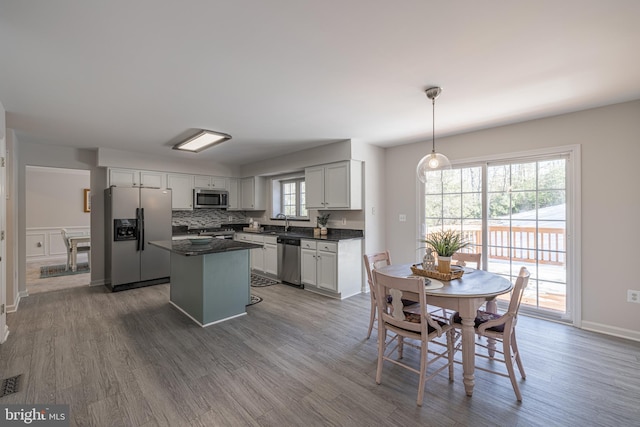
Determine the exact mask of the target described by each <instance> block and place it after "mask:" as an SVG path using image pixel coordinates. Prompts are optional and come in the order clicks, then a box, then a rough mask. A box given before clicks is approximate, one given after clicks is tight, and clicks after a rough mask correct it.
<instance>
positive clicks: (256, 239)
mask: <svg viewBox="0 0 640 427" xmlns="http://www.w3.org/2000/svg"><path fill="white" fill-rule="evenodd" d="M249 241H250V242H251V243H258V244H261V245H263V244H264V236H260V235H257V236H249Z"/></svg>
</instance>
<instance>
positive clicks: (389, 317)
mask: <svg viewBox="0 0 640 427" xmlns="http://www.w3.org/2000/svg"><path fill="white" fill-rule="evenodd" d="M372 275H373V283H374V284H375V287H376V294H377V296H378V298H377V299H376V302H377V305H378V366H377V369H376V384H380V383H381V381H382V366H383V364H384V361H385V360H386V361H389V362H391V363H394V364H396V365H398V366H401V367H403V368H406V369H408V370H410V371H412V372H415V373H417V374H419V375H420V380H419V382H418V398H417V400H416V403H417V404H418V406H422V401H423V400H424V399H423V398H424V387H425V383H426V381H428V380H429V379H431V378H433V377H434V376H436V375H437V374H439V373H440V372H441V371H442V370H444V369H446V368H449V381H453V364H454V358H453V353H454V341H453V331H454V330H453V326H452V325H451V324H448V323H445V322H437V321H435V320H434V319H432V318H431V316H430V315H429V313H428V312H427V310H426V308H427V297H426V294H425V292H424V280H423V278H422V277H395V276H388V275H386V274H383V273H381V272H379V271H376V270H373V273H372ZM405 293H410V294H412V295H417V297H418V298H417V299H418V300H419V301H418V302H419V304H417V305H412V306H405V305H404V303H403V301H402V299H403V295H404V296H407V295H406V294H405ZM387 331H389V332H392V333H393V334H395V336H394V337H393V338H392V339H390V340H389V341H385V338H386V336H387ZM442 335H444V336H445V337H446V342H445V343H443V342H441V341H438V340H437V339H438V338H439V337H441V336H442ZM405 338H406V339H410V340H411V341H412V342H405ZM415 341H418V342H419V345H416V344H414V342H415ZM429 343H431V344H434V345H437V346H439V347H440V348H442V347H444V349H443V350H442V351H435V350H432V349H430V348H429ZM405 345H407V346H410V347H417V348H419V349H420V369H416V368H415V367H414V366H411V365H409V364H408V363H406V362H404V361H402V358H403V351H404V346H405ZM394 353H396V354H397V358H395V357H392V356H393V354H394ZM428 355H432V356H433V357H432V358H431V360H429V357H428ZM434 364H437V365H439V366H437V367H435V368H434V371H433V372H431V373H429V375H428V376H427V367H428V366H431V365H434Z"/></svg>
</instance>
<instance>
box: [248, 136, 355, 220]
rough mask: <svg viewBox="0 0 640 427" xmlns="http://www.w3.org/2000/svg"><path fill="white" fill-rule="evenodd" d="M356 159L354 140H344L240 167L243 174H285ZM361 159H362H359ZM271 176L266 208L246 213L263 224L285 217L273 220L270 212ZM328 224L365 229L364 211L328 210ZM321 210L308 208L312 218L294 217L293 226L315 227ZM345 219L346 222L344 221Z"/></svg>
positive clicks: (266, 189) (267, 186) (267, 180)
mask: <svg viewBox="0 0 640 427" xmlns="http://www.w3.org/2000/svg"><path fill="white" fill-rule="evenodd" d="M351 159H356V158H355V157H353V153H352V142H351V141H350V140H344V141H339V142H335V143H332V144H327V145H323V146H320V147H315V148H309V149H306V150H301V151H296V152H293V153H291V154H288V155H286V156H280V157H276V158H274V159H266V160H262V161H260V162H256V163H252V164H247V165H244V166H242V168H241V171H240V173H241V176H255V175H258V176H276V175H284V174H287V173H291V172H298V171H304V168H306V167H308V166H315V165H321V164H326V163H333V162H339V161H343V160H351ZM356 160H361V159H356ZM271 189H272V180H271V179H266V185H265V191H266V193H265V194H267V209H266V210H265V211H264V212H256V213H254V214H253V215H252V213H250V212H247V216H249V217H253V218H256V219H258V220H259V221H260V222H261V223H262V224H273V225H283V224H284V222H283V221H281V220H280V221H271V219H270V215H271V210H272V203H271V191H272V190H271ZM329 213H331V217H330V218H329V223H328V227H329V228H343V229H355V230H362V229H364V227H365V218H364V214H363V211H329ZM317 216H318V211H317V210H315V209H310V210H309V218H310V221H292V222H291V225H292V226H294V227H315V226H316V217H317ZM342 219H345V221H346V223H345V224H343V223H342Z"/></svg>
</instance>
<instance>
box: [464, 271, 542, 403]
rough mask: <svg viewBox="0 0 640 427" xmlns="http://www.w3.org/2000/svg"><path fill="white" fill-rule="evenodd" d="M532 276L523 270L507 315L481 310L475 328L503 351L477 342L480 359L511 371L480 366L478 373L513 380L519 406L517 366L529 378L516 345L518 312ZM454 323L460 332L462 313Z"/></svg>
mask: <svg viewBox="0 0 640 427" xmlns="http://www.w3.org/2000/svg"><path fill="white" fill-rule="evenodd" d="M529 276H530V274H529V271H528V270H527V269H526V267H522V268H520V273H519V274H518V277H517V279H516V284H515V285H514V287H513V290H512V291H511V299H510V301H509V307H508V308H507V311H506V312H505V313H504V314H497V313H488V312H486V311H481V310H478V315H477V317H476V318H475V326H474V327H475V330H476V334H477V335H478V336H479V337H485V338H488V339H494V340H495V341H496V342H500V343H502V350H500V349H494V348H493V347H489V346H488V345H486V344H484V343H482V342H480V341H476V349H475V350H476V356H478V357H482V358H485V359H489V360H490V361H497V362H502V363H504V364H505V365H506V367H507V373H506V374H505V373H504V372H503V371H498V370H495V369H489V368H486V367H484V366H478V365H476V369H478V370H481V371H485V372H490V373H492V374H496V375H500V376H503V377H507V378H509V379H510V380H511V385H512V386H513V391H514V392H515V394H516V398H517V399H518V401H519V402H520V401H522V394H521V393H520V387H519V386H518V381H517V379H516V374H515V370H514V368H513V365H514V364H517V365H518V370H519V371H520V375H521V376H522V378H523V379H525V378H526V374H525V372H524V367H523V366H522V360H521V359H520V352H519V351H518V343H517V341H516V323H517V322H518V310H519V309H520V302H521V301H522V295H523V294H524V290H525V289H526V288H527V285H528V284H529ZM452 322H453V326H454V327H455V328H456V329H461V328H462V319H461V318H460V315H459V314H458V313H455V314H454V315H453V317H452ZM459 346H460V344H458V346H457V347H459ZM478 347H480V349H481V350H480V351H481V352H479V351H478ZM482 349H484V350H486V352H487V354H485V353H484V350H482ZM494 352H495V353H498V355H501V356H502V359H499V358H496V356H495V355H494ZM498 357H500V356H498Z"/></svg>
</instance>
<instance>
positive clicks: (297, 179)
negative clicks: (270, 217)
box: [278, 176, 309, 220]
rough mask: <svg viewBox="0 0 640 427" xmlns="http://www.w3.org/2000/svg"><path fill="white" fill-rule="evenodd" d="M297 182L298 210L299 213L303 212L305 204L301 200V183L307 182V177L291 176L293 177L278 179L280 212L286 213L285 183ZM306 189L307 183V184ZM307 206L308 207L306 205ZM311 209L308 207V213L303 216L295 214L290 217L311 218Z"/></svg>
mask: <svg viewBox="0 0 640 427" xmlns="http://www.w3.org/2000/svg"><path fill="white" fill-rule="evenodd" d="M292 182H295V183H296V211H297V213H298V214H300V213H301V212H302V208H303V207H305V206H302V202H301V197H300V195H301V194H300V183H303V182H305V178H304V176H303V177H291V178H283V179H280V180H279V181H278V184H279V186H280V212H282V213H284V210H285V209H284V192H283V186H284V184H287V183H292ZM305 189H306V185H305ZM305 208H306V207H305ZM308 214H309V209H307V215H306V216H303V215H295V216H289V218H291V219H303V220H304V219H309V215H308Z"/></svg>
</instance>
